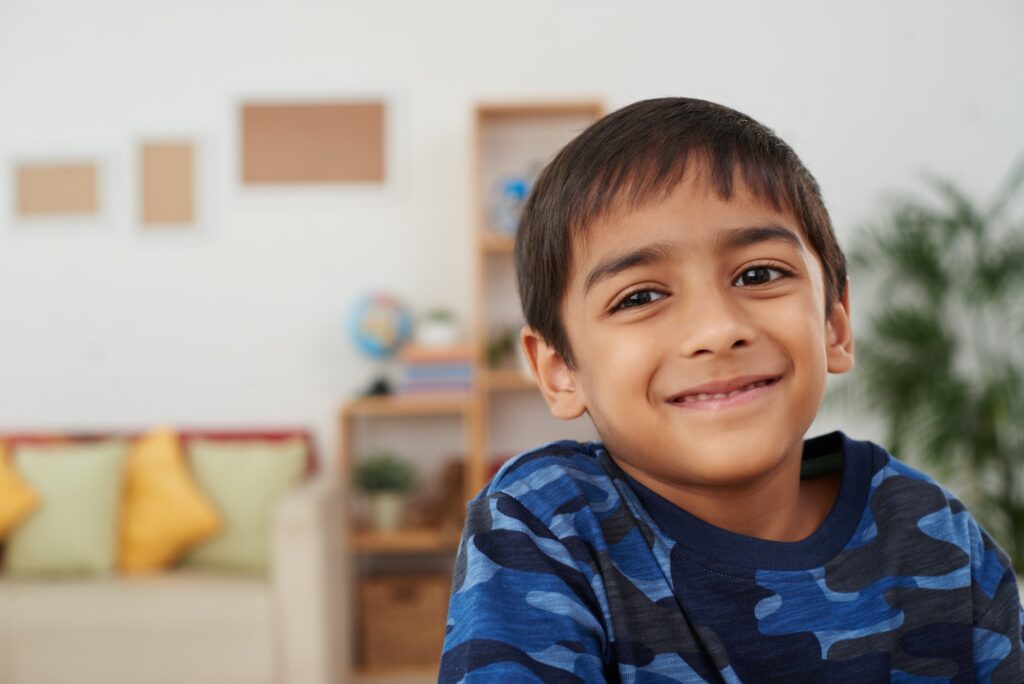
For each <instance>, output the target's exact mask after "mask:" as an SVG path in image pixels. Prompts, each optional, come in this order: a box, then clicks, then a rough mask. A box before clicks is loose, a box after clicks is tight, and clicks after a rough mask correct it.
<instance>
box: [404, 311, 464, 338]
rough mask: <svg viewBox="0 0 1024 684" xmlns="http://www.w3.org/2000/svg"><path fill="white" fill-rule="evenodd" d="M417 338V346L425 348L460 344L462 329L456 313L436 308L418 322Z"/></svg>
mask: <svg viewBox="0 0 1024 684" xmlns="http://www.w3.org/2000/svg"><path fill="white" fill-rule="evenodd" d="M415 338H416V343H417V344H422V345H424V346H446V345H452V344H458V343H459V342H460V341H461V339H462V329H461V327H460V326H459V321H458V318H456V316H455V312H454V311H452V310H451V309H447V308H444V307H435V308H433V309H430V310H429V311H427V312H426V313H425V314H423V316H421V317H420V319H419V321H417V323H416V330H415Z"/></svg>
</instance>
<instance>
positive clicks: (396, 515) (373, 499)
mask: <svg viewBox="0 0 1024 684" xmlns="http://www.w3.org/2000/svg"><path fill="white" fill-rule="evenodd" d="M404 515H405V494H401V493H398V492H381V493H378V494H372V495H371V496H370V522H371V524H372V525H373V529H375V530H379V531H381V532H392V531H394V530H397V529H398V528H400V527H401V526H402V518H403V517H404Z"/></svg>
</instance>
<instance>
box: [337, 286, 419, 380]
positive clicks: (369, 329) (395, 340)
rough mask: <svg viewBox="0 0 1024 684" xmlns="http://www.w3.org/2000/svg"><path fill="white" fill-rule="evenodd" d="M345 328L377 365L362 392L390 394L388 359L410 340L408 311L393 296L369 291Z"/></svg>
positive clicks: (410, 329) (410, 327) (361, 349)
mask: <svg viewBox="0 0 1024 684" xmlns="http://www.w3.org/2000/svg"><path fill="white" fill-rule="evenodd" d="M348 327H349V331H350V334H351V336H352V339H353V340H354V341H355V343H356V346H357V347H358V348H359V350H360V351H361V352H362V353H363V354H365V355H366V356H369V357H370V358H372V359H374V360H376V361H377V362H378V364H379V365H378V370H377V374H376V376H375V377H374V379H373V381H372V383H371V384H370V386H369V388H368V389H367V390H366V391H364V392H363V394H364V395H378V394H390V393H391V383H390V381H389V380H388V375H389V370H390V369H389V367H388V364H387V361H389V360H390V359H392V358H393V357H394V355H395V354H396V353H397V352H398V350H399V349H400V348H401V346H402V345H403V344H404V343H405V342H406V341H407V340H408V339H409V335H410V333H411V332H412V316H410V314H409V311H408V310H407V309H406V308H405V307H404V306H402V304H401V303H400V302H399V301H398V299H396V298H395V297H393V296H392V295H390V294H388V293H386V292H372V293H370V294H368V295H366V296H364V297H362V298H361V299H360V300H359V301H358V302H357V303H356V305H355V307H353V309H352V312H351V314H350V315H349V320H348Z"/></svg>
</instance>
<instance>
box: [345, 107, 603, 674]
mask: <svg viewBox="0 0 1024 684" xmlns="http://www.w3.org/2000/svg"><path fill="white" fill-rule="evenodd" d="M603 112H604V107H603V105H602V104H601V103H600V102H598V101H596V100H585V101H536V102H491V103H484V104H480V105H478V106H476V107H475V109H474V111H473V116H472V121H473V129H472V132H471V139H470V144H471V148H470V155H471V159H472V166H471V170H470V177H471V187H470V188H469V193H468V197H469V198H470V205H469V211H470V213H471V221H472V225H473V245H472V254H473V264H472V269H473V270H472V273H471V278H470V286H471V290H472V292H473V293H474V299H473V301H472V311H471V316H470V322H469V323H470V325H469V328H470V331H469V332H470V334H469V337H470V340H469V342H470V344H471V350H472V352H471V356H472V359H473V361H472V363H473V376H474V377H475V378H476V382H475V384H474V386H473V387H472V390H471V391H470V392H468V393H466V394H465V395H456V396H452V395H444V396H404V397H403V396H386V397H366V398H360V399H355V400H353V401H350V402H347V403H345V404H344V405H343V406H342V407H341V409H340V411H339V412H338V421H339V429H340V439H339V464H338V465H339V472H340V473H341V475H342V478H347V477H348V474H349V473H350V472H351V469H352V468H353V466H354V464H355V463H356V461H357V459H358V457H359V456H360V454H357V453H355V446H354V445H355V438H354V435H355V433H356V432H357V431H362V430H373V429H374V427H373V426H374V424H375V421H380V422H386V421H389V420H390V421H393V420H429V421H434V420H442V419H451V418H455V419H457V420H458V421H459V425H460V428H459V429H460V430H461V433H462V440H463V443H464V447H463V453H464V459H463V478H462V479H463V483H464V491H463V499H464V502H465V501H468V500H469V499H470V498H472V497H473V496H475V495H476V494H477V493H478V492H479V491H480V490H481V489H482V488H483V487H484V485H485V484H486V482H487V479H488V477H489V474H490V472H491V464H492V462H493V461H494V458H495V454H492V453H491V447H490V444H489V439H490V436H489V433H490V425H489V423H490V421H492V420H496V419H497V417H496V416H494V415H492V414H491V409H492V406H493V405H494V402H497V401H499V400H500V398H502V397H506V398H508V399H509V400H513V401H520V400H522V401H526V402H531V401H539V402H542V400H541V399H540V395H539V392H538V391H537V385H536V383H535V382H534V380H533V379H532V378H531V377H529V376H528V375H526V374H524V373H523V372H522V371H521V370H520V369H518V368H502V369H491V368H488V367H487V365H486V359H487V354H486V347H487V342H488V339H489V336H490V335H491V334H493V333H494V332H495V330H494V325H495V324H496V322H500V323H505V324H511V323H515V321H496V318H495V315H494V314H495V310H494V309H493V308H492V302H490V301H488V294H487V292H488V287H489V286H491V288H490V289H491V290H492V291H493V290H495V289H496V290H498V291H500V292H501V293H502V294H503V295H504V296H511V297H515V296H516V295H515V288H514V287H510V286H508V284H506V283H505V282H503V281H502V278H499V277H496V273H498V272H501V273H504V274H506V276H505V277H507V274H508V273H510V272H511V259H512V258H513V253H514V244H515V243H514V236H512V235H508V234H505V233H502V232H500V231H498V230H495V228H494V226H492V225H490V222H489V221H488V215H487V210H486V206H487V197H486V195H487V191H488V188H489V187H490V186H491V185H493V184H494V183H495V181H496V179H498V178H500V177H501V174H503V173H506V172H514V171H516V169H521V168H523V166H524V163H526V162H530V163H531V164H534V165H535V163H536V162H542V163H546V162H547V161H548V160H549V159H550V157H551V156H553V155H554V154H555V153H556V152H557V150H558V149H560V148H561V147H562V146H563V145H564V144H565V143H567V142H568V141H569V140H570V139H571V138H572V137H573V136H574V135H575V134H576V133H578V132H579V130H582V128H584V127H586V126H587V125H589V123H591V122H593V121H594V120H596V119H597V118H599V117H600V116H601V115H602V114H603ZM515 308H516V309H518V304H516V305H515ZM520 318H521V315H520ZM531 393H532V394H533V395H536V398H535V399H531ZM524 436H529V435H524ZM531 439H532V437H531ZM499 451H500V452H501V453H502V454H503V455H504V454H507V453H509V452H510V451H511V449H505V448H500V449H499ZM464 502H463V503H464ZM460 534H461V530H457V531H456V530H442V529H433V528H424V527H414V528H404V529H399V530H395V531H391V532H381V531H375V530H369V529H359V528H356V529H351V530H349V532H348V539H347V543H348V548H349V549H350V550H351V552H352V554H353V556H354V557H355V558H358V559H364V560H369V559H374V558H378V559H382V558H383V559H384V560H386V558H385V557H391V558H392V559H394V558H393V557H394V556H403V557H404V556H406V555H408V556H410V557H414V556H416V555H420V557H421V558H422V560H423V563H427V561H428V557H433V558H437V557H438V556H439V555H441V556H443V554H453V553H454V552H455V550H456V548H457V547H458V543H459V537H460ZM401 562H403V563H404V562H405V560H404V558H403V559H402V561H401ZM365 572H367V571H366V570H365V568H364V573H365ZM371 574H372V573H371ZM364 576H366V575H364ZM351 591H352V594H353V595H354V596H357V595H358V592H357V591H356V588H355V587H352V588H351ZM357 601H358V599H357ZM352 634H354V635H355V634H358V631H357V630H356V629H354V630H352ZM437 669H438V663H429V664H424V666H423V667H408V666H402V667H394V668H392V667H387V668H385V667H379V666H378V667H373V668H367V667H365V666H357V667H356V668H355V671H354V673H355V675H356V681H360V682H379V683H381V684H383V683H384V682H389V683H390V682H394V683H395V684H397V683H398V682H410V684H411V682H414V681H417V682H418V681H435V680H436V677H437Z"/></svg>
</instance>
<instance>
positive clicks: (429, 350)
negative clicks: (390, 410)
mask: <svg viewBox="0 0 1024 684" xmlns="http://www.w3.org/2000/svg"><path fill="white" fill-rule="evenodd" d="M398 358H399V361H400V364H399V369H398V383H397V386H396V394H400V395H416V396H419V395H451V394H459V395H461V394H465V393H467V392H469V391H470V390H472V389H473V379H474V374H473V350H472V348H471V347H470V346H469V345H468V344H448V345H444V346H441V345H421V344H407V345H405V346H404V347H403V348H402V350H401V351H400V352H399V354H398Z"/></svg>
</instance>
